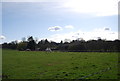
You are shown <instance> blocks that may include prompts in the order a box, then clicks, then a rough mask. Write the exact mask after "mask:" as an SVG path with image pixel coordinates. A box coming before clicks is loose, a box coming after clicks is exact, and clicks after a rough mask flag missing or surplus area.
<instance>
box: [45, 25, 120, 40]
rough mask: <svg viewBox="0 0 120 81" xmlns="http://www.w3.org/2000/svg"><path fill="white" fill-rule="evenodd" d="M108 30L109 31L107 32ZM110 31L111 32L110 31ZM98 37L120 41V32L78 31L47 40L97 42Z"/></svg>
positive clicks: (97, 29)
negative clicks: (119, 35)
mask: <svg viewBox="0 0 120 81" xmlns="http://www.w3.org/2000/svg"><path fill="white" fill-rule="evenodd" d="M105 28H107V31H106V30H105ZM108 29H109V30H108ZM98 37H100V38H101V39H106V40H115V39H118V32H116V31H112V30H110V28H109V27H104V28H96V29H93V30H92V31H81V30H79V31H76V32H70V33H64V34H54V35H52V36H50V37H49V38H47V39H48V40H52V41H55V42H60V41H61V40H63V41H64V40H65V39H69V40H76V39H84V40H86V41H87V40H91V39H94V40H97V39H98Z"/></svg>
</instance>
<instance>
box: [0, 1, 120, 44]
mask: <svg viewBox="0 0 120 81" xmlns="http://www.w3.org/2000/svg"><path fill="white" fill-rule="evenodd" d="M118 2H119V0H60V1H59V0H3V1H2V2H1V3H0V10H1V11H2V13H0V15H2V18H1V20H0V21H1V22H2V23H0V24H1V25H0V26H1V28H2V33H1V34H0V43H3V42H11V41H14V40H18V41H21V40H22V38H23V37H26V38H27V37H29V36H33V37H34V38H37V39H38V40H42V39H48V40H49V41H55V42H60V41H61V40H63V41H65V40H67V41H71V40H75V39H84V40H86V41H87V40H92V39H95V40H97V39H98V38H102V39H106V40H115V39H118Z"/></svg>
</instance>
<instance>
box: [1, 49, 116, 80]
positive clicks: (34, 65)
mask: <svg viewBox="0 0 120 81" xmlns="http://www.w3.org/2000/svg"><path fill="white" fill-rule="evenodd" d="M2 52H3V53H2V63H3V64H2V67H3V68H2V73H3V78H4V79H117V77H118V76H117V74H118V67H117V64H118V53H116V52H44V51H17V50H5V49H4V50H3V51H2Z"/></svg>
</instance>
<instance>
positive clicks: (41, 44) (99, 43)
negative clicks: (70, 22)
mask: <svg viewBox="0 0 120 81" xmlns="http://www.w3.org/2000/svg"><path fill="white" fill-rule="evenodd" d="M2 48H7V49H14V50H20V51H24V50H27V49H29V50H31V51H35V50H37V51H45V49H46V48H51V50H54V51H69V52H83V51H88V52H92V51H96V52H119V51H120V40H118V39H117V40H114V41H110V40H109V41H108V40H103V39H101V38H99V39H98V40H89V41H85V40H72V41H71V42H67V41H66V42H63V41H61V42H60V43H56V42H54V41H48V40H47V39H45V40H40V41H38V42H37V41H36V40H35V39H33V37H32V36H30V37H28V39H27V40H25V39H23V40H22V41H21V42H19V43H18V42H17V41H12V42H10V43H3V44H2Z"/></svg>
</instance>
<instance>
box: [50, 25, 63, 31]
mask: <svg viewBox="0 0 120 81" xmlns="http://www.w3.org/2000/svg"><path fill="white" fill-rule="evenodd" d="M48 30H49V31H60V30H62V27H60V26H53V27H49V28H48Z"/></svg>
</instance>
